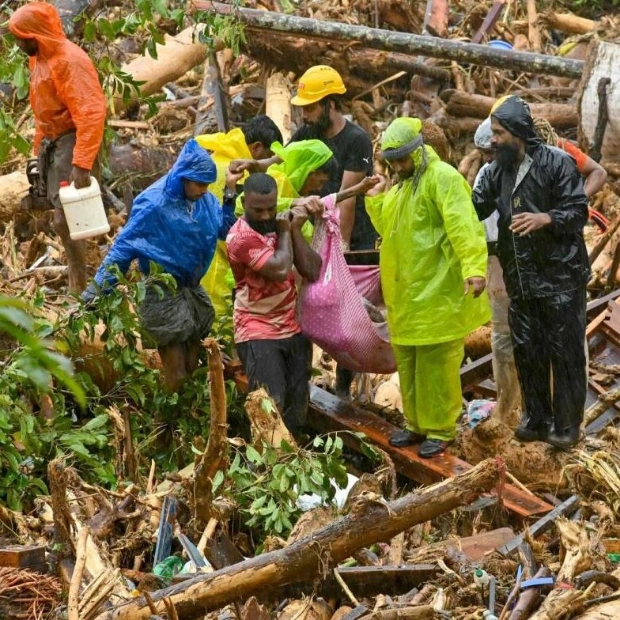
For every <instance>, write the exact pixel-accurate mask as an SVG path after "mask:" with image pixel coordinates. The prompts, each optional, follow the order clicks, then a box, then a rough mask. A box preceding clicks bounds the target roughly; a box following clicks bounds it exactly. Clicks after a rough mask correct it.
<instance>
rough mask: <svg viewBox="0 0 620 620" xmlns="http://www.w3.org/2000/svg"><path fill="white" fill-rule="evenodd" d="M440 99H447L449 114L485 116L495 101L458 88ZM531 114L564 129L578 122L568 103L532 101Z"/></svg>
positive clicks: (572, 106)
mask: <svg viewBox="0 0 620 620" xmlns="http://www.w3.org/2000/svg"><path fill="white" fill-rule="evenodd" d="M442 99H444V101H447V105H446V112H447V113H448V114H450V115H451V116H459V117H460V116H469V117H474V118H481V119H484V118H486V117H487V116H488V115H489V114H490V113H491V108H492V107H493V104H494V103H495V101H496V100H495V99H494V98H493V97H486V96H485V95H473V94H469V93H466V92H463V91H460V90H454V91H445V92H444V93H442ZM530 110H531V111H532V116H533V117H535V118H537V117H541V118H546V119H547V120H548V121H549V122H550V123H551V124H552V125H553V126H554V127H557V128H558V129H566V128H569V127H576V126H577V123H578V122H579V116H578V114H577V107H576V106H575V105H573V104H570V103H532V104H531V105H530Z"/></svg>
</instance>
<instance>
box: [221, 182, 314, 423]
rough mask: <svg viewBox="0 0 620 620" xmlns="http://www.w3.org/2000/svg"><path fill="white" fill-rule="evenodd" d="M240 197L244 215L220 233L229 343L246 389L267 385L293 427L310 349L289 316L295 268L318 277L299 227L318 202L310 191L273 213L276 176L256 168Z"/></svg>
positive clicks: (302, 412)
mask: <svg viewBox="0 0 620 620" xmlns="http://www.w3.org/2000/svg"><path fill="white" fill-rule="evenodd" d="M241 200H242V203H243V208H244V215H243V217H241V218H239V219H238V220H237V222H236V223H235V225H234V226H233V227H232V228H231V229H230V232H229V234H228V237H227V238H226V246H227V250H228V260H229V261H230V266H231V268H232V272H233V276H234V278H235V307H234V314H233V320H234V331H235V344H236V347H237V352H238V353H239V357H240V358H241V361H242V363H243V367H244V369H245V372H246V374H247V376H248V380H249V384H250V389H252V390H254V389H256V388H258V387H261V386H263V387H265V388H266V389H267V391H268V392H269V394H270V395H271V397H272V398H273V399H274V400H275V401H276V403H277V405H278V409H279V410H280V412H281V414H282V419H283V420H284V423H285V424H286V426H287V428H288V429H289V430H290V431H291V432H294V433H297V432H299V431H300V429H302V428H303V426H304V423H305V421H306V413H307V408H308V397H309V390H308V381H309V379H310V368H311V357H310V356H311V348H310V342H309V341H308V340H307V339H306V338H305V337H304V336H302V334H301V329H300V327H299V324H298V323H297V319H296V317H295V308H296V304H297V290H296V287H295V277H294V274H293V266H294V267H295V268H296V269H297V272H298V273H299V274H300V275H301V276H302V277H303V278H306V279H308V280H310V281H311V282H314V281H315V280H316V279H317V278H318V276H319V273H320V269H321V258H320V256H319V255H318V254H317V253H316V252H315V251H314V250H312V249H311V248H310V246H309V245H308V244H307V243H306V241H305V240H304V238H303V235H302V232H301V229H302V226H303V224H304V223H305V222H306V221H307V219H308V217H309V216H310V215H316V214H319V213H320V212H321V210H322V205H321V203H320V200H319V199H318V197H316V196H315V197H314V199H308V200H306V201H305V202H304V206H297V207H293V208H292V209H290V210H286V211H280V212H278V211H277V206H278V191H277V185H276V181H275V179H274V178H273V177H271V176H269V175H267V174H264V173H261V172H259V173H254V174H251V175H250V176H249V177H248V178H247V180H246V182H245V184H244V194H243V196H242V198H241Z"/></svg>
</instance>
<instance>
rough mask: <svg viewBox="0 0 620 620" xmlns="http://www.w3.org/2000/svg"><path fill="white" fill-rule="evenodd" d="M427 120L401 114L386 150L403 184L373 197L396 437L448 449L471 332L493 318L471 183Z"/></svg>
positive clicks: (434, 450) (426, 448)
mask: <svg viewBox="0 0 620 620" xmlns="http://www.w3.org/2000/svg"><path fill="white" fill-rule="evenodd" d="M421 129H422V123H421V121H420V120H419V119H417V118H398V119H396V120H394V121H393V122H392V123H391V124H390V125H389V126H388V128H387V129H386V130H385V132H384V135H383V138H382V141H381V148H382V153H381V154H382V156H383V158H384V159H385V160H386V161H387V162H388V164H389V165H390V167H391V168H392V170H394V172H396V173H397V175H398V177H399V182H398V184H397V185H395V186H393V187H392V188H391V189H390V190H389V191H388V192H387V193H385V194H379V195H375V196H372V197H370V198H369V197H368V196H367V198H366V210H367V211H368V214H369V215H370V218H371V220H372V223H373V225H374V226H375V228H376V229H377V231H378V232H379V234H380V235H381V237H382V242H381V250H380V268H381V285H382V288H383V295H384V298H385V302H386V306H387V310H388V326H389V329H390V338H391V341H392V345H393V348H394V354H395V357H396V363H397V366H398V373H399V376H400V386H401V392H402V398H403V409H404V414H405V419H406V426H407V428H406V429H404V430H401V431H399V432H397V433H396V434H394V435H393V436H392V437H391V438H390V443H391V444H392V445H396V446H407V445H410V444H413V443H417V442H420V441H422V444H421V446H420V448H419V455H420V456H421V457H424V458H430V457H432V456H436V455H439V454H441V453H442V452H443V451H444V450H445V448H446V447H447V446H448V445H449V443H450V442H452V440H453V439H454V437H455V435H456V423H457V420H458V418H459V416H460V414H461V409H462V397H461V382H460V375H459V369H460V366H461V363H462V361H463V356H464V342H465V336H466V335H467V334H468V333H470V332H471V331H472V330H474V329H476V328H477V327H479V326H480V325H483V324H484V323H486V322H487V321H488V320H489V319H490V310H489V304H488V299H487V296H486V293H484V289H485V285H486V281H485V277H484V276H485V274H486V268H487V246H486V240H485V236H484V229H483V227H482V224H481V223H480V222H479V221H478V217H477V215H476V212H475V211H474V209H473V207H472V202H471V190H470V188H469V186H468V184H467V181H466V180H465V179H464V178H463V177H462V176H461V175H460V174H459V173H458V172H457V171H456V170H455V169H454V168H453V167H452V166H450V165H449V164H446V163H444V162H442V161H441V160H440V159H439V157H438V155H437V154H436V153H435V151H434V150H433V149H432V148H431V147H430V146H427V145H424V142H423V139H422V134H421Z"/></svg>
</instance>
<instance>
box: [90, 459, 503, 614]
mask: <svg viewBox="0 0 620 620" xmlns="http://www.w3.org/2000/svg"><path fill="white" fill-rule="evenodd" d="M502 469H503V465H502V463H501V461H500V460H498V459H489V460H487V461H484V462H483V463H480V464H479V465H477V466H476V467H474V468H473V469H471V470H470V471H468V472H467V473H465V474H461V475H459V476H455V477H454V478H450V479H448V480H445V481H443V482H440V483H438V484H436V485H433V486H430V487H426V488H422V489H420V490H418V491H416V492H415V493H410V494H408V495H406V496H404V497H402V498H400V499H397V500H395V501H392V502H388V503H385V504H384V503H382V502H379V501H372V500H365V499H364V498H360V500H359V501H358V502H356V503H355V504H354V505H353V506H352V508H351V510H350V512H349V514H347V515H346V516H345V517H343V518H341V519H339V520H338V521H335V522H333V523H330V524H329V525H328V526H326V527H324V528H321V529H320V530H316V531H315V532H313V534H312V535H311V536H308V537H305V538H302V539H300V540H298V541H296V542H295V543H293V544H292V545H290V546H287V547H285V548H284V549H279V550H277V551H272V552H270V553H264V554H262V555H260V556H257V557H255V558H251V559H249V560H245V561H243V562H239V563H238V564H233V565H232V566H229V567H227V568H224V569H221V570H218V571H216V572H214V573H210V574H204V575H198V576H196V577H194V578H192V579H191V580H189V581H186V582H184V583H182V584H178V585H174V586H171V587H169V588H165V589H163V590H159V591H158V592H154V593H152V594H151V598H152V600H153V603H154V605H155V609H156V610H157V611H158V612H159V611H164V610H165V606H164V599H166V598H168V599H169V600H170V602H171V603H172V604H173V605H175V607H176V610H177V613H178V615H179V617H182V618H184V620H193V619H194V618H199V617H202V616H203V615H204V614H205V613H206V612H207V611H209V610H213V609H218V608H220V607H222V606H224V605H226V604H228V603H230V602H232V601H234V600H236V599H238V598H240V597H242V598H247V597H250V596H252V595H254V594H257V593H259V592H260V591H261V590H263V589H264V588H265V587H267V586H268V587H270V588H273V587H275V586H280V585H285V584H288V583H293V582H295V581H298V580H300V579H301V578H303V579H308V578H309V577H311V576H312V575H316V576H317V577H318V576H320V575H322V574H325V573H326V571H327V570H328V567H329V566H330V565H333V564H335V563H337V562H341V561H342V560H344V559H346V558H348V557H349V556H350V555H351V554H353V553H355V552H356V551H358V550H359V549H363V548H364V547H368V546H369V545H371V544H373V543H375V542H380V541H387V540H389V539H391V538H393V537H394V536H396V535H397V534H398V533H400V532H402V531H404V530H407V529H409V528H411V527H413V526H414V525H416V524H417V523H423V522H425V521H429V520H431V519H434V518H435V517H437V516H438V515H440V514H443V513H445V512H447V511H449V510H453V509H454V508H456V507H458V506H461V505H464V504H467V503H470V502H471V501H472V500H473V499H474V498H475V497H477V496H478V495H479V494H480V493H484V492H487V491H489V490H490V489H491V488H492V487H493V486H495V484H496V483H497V482H498V480H499V478H500V475H501V472H502ZM151 613H152V612H151V609H150V608H149V605H148V603H147V601H146V600H145V599H144V597H141V598H139V599H137V600H134V601H131V602H130V603H127V604H125V605H121V606H119V607H117V608H115V609H112V610H109V611H106V612H105V613H102V614H100V615H99V616H98V617H97V620H147V619H148V618H149V617H150V616H151Z"/></svg>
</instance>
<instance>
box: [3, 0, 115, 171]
mask: <svg viewBox="0 0 620 620" xmlns="http://www.w3.org/2000/svg"><path fill="white" fill-rule="evenodd" d="M9 30H10V31H11V33H12V34H14V35H15V36H16V37H19V38H21V39H35V40H36V41H37V44H38V46H39V52H38V54H37V55H36V56H31V57H30V72H31V77H30V104H31V105H32V110H33V112H34V119H35V127H36V133H35V139H34V151H35V154H38V151H39V145H40V144H41V140H42V139H43V138H48V139H50V140H54V139H55V138H58V137H60V136H61V135H63V134H65V133H67V132H69V131H73V130H75V131H76V144H75V148H74V150H73V160H72V163H73V165H74V166H78V167H80V168H85V169H86V170H91V169H92V166H93V163H94V161H95V159H96V157H97V153H98V152H99V148H100V146H101V140H102V139H103V129H104V123H105V116H106V101H105V97H104V95H103V90H102V89H101V85H100V84H99V79H98V77H97V71H96V69H95V67H94V65H93V63H92V61H91V60H90V58H89V57H88V56H87V55H86V52H84V50H82V49H81V48H79V47H78V46H77V45H76V44H75V43H72V42H71V41H69V40H68V39H67V37H66V36H65V33H64V31H63V29H62V22H61V21H60V16H59V15H58V11H57V10H56V8H55V7H54V6H53V5H51V4H47V3H44V2H31V3H29V4H26V5H25V6H22V7H21V8H19V9H17V11H15V13H13V15H12V16H11V18H10V19H9Z"/></svg>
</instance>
